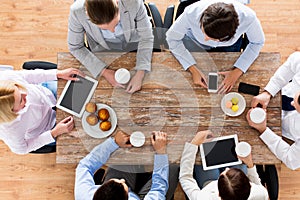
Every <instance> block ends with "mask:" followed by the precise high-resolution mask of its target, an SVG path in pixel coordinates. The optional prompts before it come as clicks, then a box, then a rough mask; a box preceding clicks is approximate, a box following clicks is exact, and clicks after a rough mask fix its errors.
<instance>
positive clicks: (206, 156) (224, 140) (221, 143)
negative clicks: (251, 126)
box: [200, 135, 242, 170]
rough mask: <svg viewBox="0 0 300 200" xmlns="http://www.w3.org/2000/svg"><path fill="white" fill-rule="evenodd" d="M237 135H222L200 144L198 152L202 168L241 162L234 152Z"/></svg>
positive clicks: (226, 165)
mask: <svg viewBox="0 0 300 200" xmlns="http://www.w3.org/2000/svg"><path fill="white" fill-rule="evenodd" d="M237 143H238V137H237V135H229V136H222V137H218V138H214V139H213V140H212V141H210V142H207V143H203V144H201V145H200V154H201V159H202V165H203V169H204V170H210V169H216V168H220V167H228V166H233V165H238V164H241V163H242V161H240V160H239V159H238V157H237V155H236V153H235V146H236V145H237Z"/></svg>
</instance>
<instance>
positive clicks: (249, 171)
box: [247, 165, 257, 174]
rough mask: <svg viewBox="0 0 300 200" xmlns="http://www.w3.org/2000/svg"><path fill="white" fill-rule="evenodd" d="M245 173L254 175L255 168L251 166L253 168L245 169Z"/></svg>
mask: <svg viewBox="0 0 300 200" xmlns="http://www.w3.org/2000/svg"><path fill="white" fill-rule="evenodd" d="M247 171H248V174H256V173H257V171H256V166H255V165H253V167H251V168H248V167H247Z"/></svg>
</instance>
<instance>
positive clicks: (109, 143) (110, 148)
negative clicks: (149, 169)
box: [74, 138, 169, 200]
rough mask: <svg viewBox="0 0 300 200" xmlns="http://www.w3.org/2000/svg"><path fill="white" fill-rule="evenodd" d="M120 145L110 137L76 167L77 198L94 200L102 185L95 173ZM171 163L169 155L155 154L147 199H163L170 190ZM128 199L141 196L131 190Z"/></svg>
mask: <svg viewBox="0 0 300 200" xmlns="http://www.w3.org/2000/svg"><path fill="white" fill-rule="evenodd" d="M118 148H119V146H118V145H117V144H116V143H115V141H114V139H112V138H108V139H107V140H105V141H104V142H103V143H102V144H100V145H98V146H96V147H95V148H94V149H93V150H92V151H91V152H90V153H89V154H88V155H87V156H86V157H85V158H83V159H82V160H81V161H80V162H79V164H78V166H77V168H76V179H75V191H74V193H75V200H92V199H93V196H94V194H95V192H96V190H97V189H98V188H99V187H101V186H100V185H95V182H94V179H93V175H94V173H95V172H96V171H97V170H98V169H99V168H100V167H102V165H104V164H105V163H106V161H107V160H108V159H109V157H110V154H111V153H113V152H114V151H115V150H117V149H118ZM168 176H169V164H168V156H167V155H166V154H164V155H157V154H156V155H155V156H154V169H153V174H152V186H151V190H150V191H149V192H148V193H147V195H146V196H145V198H144V199H145V200H148V199H152V200H157V199H159V200H163V199H165V195H166V193H167V190H168ZM128 199H130V200H139V199H140V198H139V197H138V196H137V195H136V194H134V193H133V192H131V191H130V190H129V194H128Z"/></svg>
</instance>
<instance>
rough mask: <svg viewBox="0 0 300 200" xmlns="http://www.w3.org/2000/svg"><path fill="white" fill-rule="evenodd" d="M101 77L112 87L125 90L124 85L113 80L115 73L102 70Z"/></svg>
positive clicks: (109, 70)
mask: <svg viewBox="0 0 300 200" xmlns="http://www.w3.org/2000/svg"><path fill="white" fill-rule="evenodd" d="M101 76H103V77H104V78H105V79H106V80H107V81H108V82H109V83H110V84H111V85H112V86H113V87H120V88H125V86H124V85H122V84H120V83H118V82H117V81H116V79H115V71H114V70H111V69H103V70H102V73H101Z"/></svg>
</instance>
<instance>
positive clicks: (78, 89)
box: [57, 76, 97, 117]
mask: <svg viewBox="0 0 300 200" xmlns="http://www.w3.org/2000/svg"><path fill="white" fill-rule="evenodd" d="M77 78H79V80H78V81H68V83H67V84H66V86H65V88H64V90H63V92H62V94H61V96H60V99H59V101H58V105H57V107H58V108H61V109H62V110H64V111H66V112H69V113H71V114H73V115H75V116H78V117H81V114H82V113H83V110H84V106H85V104H86V103H87V102H88V101H89V99H90V98H91V96H92V95H93V92H94V90H95V88H96V86H97V81H95V80H93V79H91V78H89V77H81V76H77Z"/></svg>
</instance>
